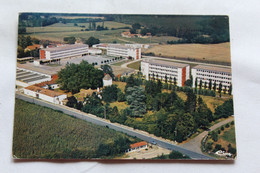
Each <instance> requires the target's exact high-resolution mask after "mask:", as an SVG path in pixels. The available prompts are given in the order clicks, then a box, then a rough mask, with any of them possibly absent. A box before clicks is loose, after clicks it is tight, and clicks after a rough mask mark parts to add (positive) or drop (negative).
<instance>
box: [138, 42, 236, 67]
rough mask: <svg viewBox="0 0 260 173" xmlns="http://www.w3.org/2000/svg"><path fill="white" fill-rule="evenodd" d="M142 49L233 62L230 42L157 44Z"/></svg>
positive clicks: (157, 53)
mask: <svg viewBox="0 0 260 173" xmlns="http://www.w3.org/2000/svg"><path fill="white" fill-rule="evenodd" d="M142 51H143V53H149V52H153V53H154V54H155V55H157V56H165V57H174V56H176V57H180V58H194V59H197V60H204V61H215V62H226V63H230V62H231V60H230V43H220V44H173V45H155V46H153V47H151V48H149V49H143V50H142Z"/></svg>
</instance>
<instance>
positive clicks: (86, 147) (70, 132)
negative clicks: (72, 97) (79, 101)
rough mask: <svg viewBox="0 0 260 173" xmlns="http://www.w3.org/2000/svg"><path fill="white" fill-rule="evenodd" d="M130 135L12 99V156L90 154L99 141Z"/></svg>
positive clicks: (89, 156)
mask: <svg viewBox="0 0 260 173" xmlns="http://www.w3.org/2000/svg"><path fill="white" fill-rule="evenodd" d="M120 136H121V137H126V138H129V139H130V140H131V141H135V139H134V138H132V137H129V136H127V135H125V134H122V133H119V132H116V131H114V130H111V129H108V128H106V127H102V126H97V125H94V124H91V123H89V122H86V121H83V120H79V119H76V118H73V117H70V116H68V115H66V114H63V113H61V112H58V111H54V110H52V109H49V108H45V107H41V106H38V105H35V104H31V103H27V102H25V101H22V100H19V99H16V103H15V119H14V135H13V155H14V157H16V158H52V159H54V158H78V157H84V158H91V157H93V156H94V155H95V151H96V150H97V148H98V147H99V145H100V144H102V143H105V142H107V141H113V140H115V139H117V138H118V137H120Z"/></svg>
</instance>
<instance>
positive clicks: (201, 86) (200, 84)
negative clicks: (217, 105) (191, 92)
mask: <svg viewBox="0 0 260 173" xmlns="http://www.w3.org/2000/svg"><path fill="white" fill-rule="evenodd" d="M199 87H200V89H201V88H202V79H200V85H199Z"/></svg>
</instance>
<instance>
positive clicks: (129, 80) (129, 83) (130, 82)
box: [125, 74, 139, 95]
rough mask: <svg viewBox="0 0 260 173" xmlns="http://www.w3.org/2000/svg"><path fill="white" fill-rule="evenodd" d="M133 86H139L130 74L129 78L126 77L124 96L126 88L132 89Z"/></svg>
mask: <svg viewBox="0 0 260 173" xmlns="http://www.w3.org/2000/svg"><path fill="white" fill-rule="evenodd" d="M134 86H139V84H138V83H137V82H136V80H135V78H134V75H133V74H131V75H130V77H128V78H127V80H126V86H125V93H126V95H128V93H127V88H128V87H134Z"/></svg>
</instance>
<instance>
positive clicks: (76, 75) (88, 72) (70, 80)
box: [57, 61, 104, 93]
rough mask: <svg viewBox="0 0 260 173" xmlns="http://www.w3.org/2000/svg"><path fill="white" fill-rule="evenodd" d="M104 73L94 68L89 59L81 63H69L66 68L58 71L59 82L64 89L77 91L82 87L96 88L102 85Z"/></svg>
mask: <svg viewBox="0 0 260 173" xmlns="http://www.w3.org/2000/svg"><path fill="white" fill-rule="evenodd" d="M103 77H104V73H103V71H101V70H98V69H96V68H94V67H93V66H92V65H91V64H89V63H88V62H87V61H82V62H81V63H80V64H67V65H66V67H65V68H63V69H61V71H59V73H58V80H57V82H58V83H59V84H60V85H61V88H62V89H64V90H68V91H71V92H72V93H77V92H79V91H80V89H82V88H83V89H89V88H91V89H96V88H97V87H102V86H103V84H102V79H103Z"/></svg>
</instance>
